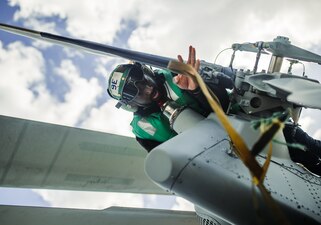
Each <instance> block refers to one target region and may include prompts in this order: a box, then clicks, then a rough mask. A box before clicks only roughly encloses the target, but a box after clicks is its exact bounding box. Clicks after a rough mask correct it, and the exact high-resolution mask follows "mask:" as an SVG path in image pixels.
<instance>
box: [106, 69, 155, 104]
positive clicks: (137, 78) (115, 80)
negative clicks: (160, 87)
mask: <svg viewBox="0 0 321 225" xmlns="http://www.w3.org/2000/svg"><path fill="white" fill-rule="evenodd" d="M148 87H150V90H152V91H156V90H157V84H156V81H155V75H154V72H153V71H152V70H151V69H150V68H148V67H147V66H145V65H142V64H140V63H134V64H121V65H118V66H117V67H116V69H115V70H113V72H112V73H111V75H110V77H109V82H108V89H107V92H108V94H109V95H110V96H111V97H112V98H114V99H116V100H118V101H120V103H121V104H122V105H138V106H146V105H148V104H149V103H150V101H147V102H145V103H144V101H139V98H138V95H139V94H141V93H143V92H144V89H146V88H148ZM149 94H150V95H151V94H152V93H149Z"/></svg>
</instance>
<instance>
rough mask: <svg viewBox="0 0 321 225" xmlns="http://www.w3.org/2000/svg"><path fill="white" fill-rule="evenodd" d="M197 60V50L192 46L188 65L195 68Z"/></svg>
mask: <svg viewBox="0 0 321 225" xmlns="http://www.w3.org/2000/svg"><path fill="white" fill-rule="evenodd" d="M195 59H196V50H195V48H194V47H193V46H191V45H190V46H189V53H188V60H187V64H191V65H192V66H193V67H194V66H195V63H196V61H195Z"/></svg>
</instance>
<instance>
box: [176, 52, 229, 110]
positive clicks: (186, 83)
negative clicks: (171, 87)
mask: <svg viewBox="0 0 321 225" xmlns="http://www.w3.org/2000/svg"><path fill="white" fill-rule="evenodd" d="M178 61H180V62H183V61H184V60H183V58H182V56H181V55H178ZM187 64H190V65H192V66H193V67H194V68H195V69H196V70H197V71H198V70H199V67H200V60H199V59H197V60H196V50H195V48H194V47H192V46H190V47H189V55H188V60H187ZM173 81H174V83H176V85H177V86H178V87H179V88H181V89H184V90H186V91H187V92H188V93H189V94H190V95H192V96H193V97H194V98H195V99H196V100H197V102H198V103H199V105H200V107H202V108H203V109H204V110H205V111H206V112H208V113H210V112H211V111H212V109H211V107H210V106H209V104H208V102H207V99H206V98H205V96H204V95H203V93H202V91H201V90H200V88H199V86H198V83H195V82H194V81H193V79H192V78H190V77H187V76H185V75H182V74H178V75H177V76H175V77H174V78H173ZM205 82H206V81H205ZM206 84H207V86H208V87H209V88H210V89H211V90H212V91H213V92H214V94H215V95H216V96H217V98H218V99H219V101H220V103H221V106H222V108H223V110H224V111H225V112H226V110H227V108H228V105H229V97H228V94H227V91H226V90H225V88H224V87H222V86H221V85H217V84H214V83H210V82H206Z"/></svg>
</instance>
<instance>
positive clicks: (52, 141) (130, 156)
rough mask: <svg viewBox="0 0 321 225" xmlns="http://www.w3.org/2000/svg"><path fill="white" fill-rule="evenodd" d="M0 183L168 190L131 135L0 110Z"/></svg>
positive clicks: (66, 187) (32, 186)
mask: <svg viewBox="0 0 321 225" xmlns="http://www.w3.org/2000/svg"><path fill="white" fill-rule="evenodd" d="M0 130H1V132H0V186H5V187H24V188H47V189H48V188H49V189H63V190H86V191H111V192H132V193H161V194H166V192H164V191H162V190H161V189H160V188H158V187H157V186H156V185H155V184H153V183H152V182H151V181H150V180H149V179H148V178H147V177H146V175H145V173H144V159H145V156H146V152H145V150H144V149H142V148H141V147H140V146H139V145H138V144H137V143H136V141H135V140H134V139H133V138H129V137H124V136H119V135H114V134H107V133H102V132H95V131H90V130H84V129H78V128H71V127H66V126H60V125H53V124H47V123H42V122H36V121H30V120H24V119H17V118H11V117H6V116H0Z"/></svg>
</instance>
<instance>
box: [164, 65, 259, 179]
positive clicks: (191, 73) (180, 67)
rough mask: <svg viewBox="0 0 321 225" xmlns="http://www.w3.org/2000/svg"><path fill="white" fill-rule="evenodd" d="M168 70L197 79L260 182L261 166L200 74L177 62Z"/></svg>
mask: <svg viewBox="0 0 321 225" xmlns="http://www.w3.org/2000/svg"><path fill="white" fill-rule="evenodd" d="M168 68H169V69H170V70H174V71H179V73H180V74H185V75H188V76H190V77H194V78H196V80H197V82H198V84H199V86H200V88H201V90H202V91H203V93H204V95H205V97H206V99H207V101H208V102H209V104H210V106H211V107H212V109H213V111H214V112H215V113H216V115H217V117H218V119H219V120H220V122H221V124H222V125H223V127H224V128H225V130H226V131H227V133H228V135H229V136H230V138H231V140H232V143H233V144H234V147H235V149H236V153H237V154H238V155H239V157H240V159H241V160H242V161H243V163H244V164H245V165H246V166H247V167H248V168H249V170H250V172H251V174H252V176H253V179H254V180H256V181H259V180H260V178H261V175H262V173H263V171H262V168H261V166H260V165H259V164H258V162H257V161H256V159H255V157H253V156H252V155H251V152H250V151H249V149H248V147H247V146H246V144H245V142H244V141H243V138H242V137H241V136H240V135H239V134H238V133H237V132H236V130H235V129H234V128H233V126H232V125H231V123H230V122H229V120H228V118H227V116H226V115H225V113H224V112H223V110H222V108H221V107H220V106H219V105H218V104H217V102H216V101H214V100H213V98H212V96H211V94H210V93H209V91H208V88H207V86H206V84H205V83H204V81H203V79H202V78H201V76H200V75H199V74H198V72H197V71H196V70H195V69H194V68H193V67H192V66H191V65H188V64H184V63H180V62H177V61H171V62H170V63H169V64H168ZM255 183H256V184H257V183H258V182H255Z"/></svg>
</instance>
